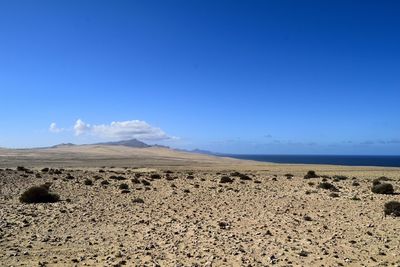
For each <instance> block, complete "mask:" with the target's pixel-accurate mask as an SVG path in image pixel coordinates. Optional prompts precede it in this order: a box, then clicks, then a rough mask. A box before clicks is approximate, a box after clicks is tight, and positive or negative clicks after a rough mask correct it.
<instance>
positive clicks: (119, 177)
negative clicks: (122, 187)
mask: <svg viewBox="0 0 400 267" xmlns="http://www.w3.org/2000/svg"><path fill="white" fill-rule="evenodd" d="M110 179H111V180H117V181H123V180H126V178H125V177H124V176H117V175H112V176H110Z"/></svg>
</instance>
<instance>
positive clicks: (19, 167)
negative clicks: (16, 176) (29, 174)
mask: <svg viewBox="0 0 400 267" xmlns="http://www.w3.org/2000/svg"><path fill="white" fill-rule="evenodd" d="M27 170H28V169H27V168H25V167H22V166H18V167H17V171H19V172H24V171H27Z"/></svg>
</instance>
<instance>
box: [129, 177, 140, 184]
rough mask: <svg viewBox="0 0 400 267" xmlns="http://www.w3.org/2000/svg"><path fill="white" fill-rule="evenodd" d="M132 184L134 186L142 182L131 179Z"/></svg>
mask: <svg viewBox="0 0 400 267" xmlns="http://www.w3.org/2000/svg"><path fill="white" fill-rule="evenodd" d="M131 182H132V183H133V184H140V180H139V179H138V178H136V177H135V178H132V179H131Z"/></svg>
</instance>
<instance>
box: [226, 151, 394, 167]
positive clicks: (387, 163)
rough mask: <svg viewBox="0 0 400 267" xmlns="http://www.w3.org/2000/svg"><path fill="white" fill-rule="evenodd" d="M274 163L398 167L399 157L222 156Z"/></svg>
mask: <svg viewBox="0 0 400 267" xmlns="http://www.w3.org/2000/svg"><path fill="white" fill-rule="evenodd" d="M224 156H228V157H232V158H237V159H248V160H256V161H263V162H274V163H293V164H329V165H345V166H379V167H400V156H347V155H346V156H345V155H245V154H239V155H232V154H229V155H224Z"/></svg>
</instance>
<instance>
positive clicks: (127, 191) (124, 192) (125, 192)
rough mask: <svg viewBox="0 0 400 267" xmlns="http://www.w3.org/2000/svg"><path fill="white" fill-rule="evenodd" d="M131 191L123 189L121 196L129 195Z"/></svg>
mask: <svg viewBox="0 0 400 267" xmlns="http://www.w3.org/2000/svg"><path fill="white" fill-rule="evenodd" d="M130 192H131V191H130V190H129V189H122V190H121V194H128V193H130Z"/></svg>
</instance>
